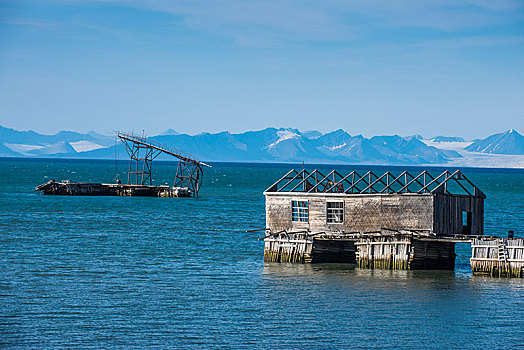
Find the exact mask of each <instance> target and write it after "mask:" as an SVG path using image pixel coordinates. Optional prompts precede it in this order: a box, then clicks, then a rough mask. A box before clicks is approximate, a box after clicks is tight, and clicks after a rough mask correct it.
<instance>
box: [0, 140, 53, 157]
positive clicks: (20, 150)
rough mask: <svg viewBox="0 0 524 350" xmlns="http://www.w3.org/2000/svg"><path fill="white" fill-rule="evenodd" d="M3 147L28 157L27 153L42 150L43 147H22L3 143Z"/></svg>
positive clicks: (17, 144) (21, 145) (16, 144)
mask: <svg viewBox="0 0 524 350" xmlns="http://www.w3.org/2000/svg"><path fill="white" fill-rule="evenodd" d="M4 145H5V146H7V147H8V148H9V149H10V150H11V151H14V152H17V153H20V154H23V155H28V153H27V152H29V151H33V150H35V149H42V148H44V146H40V145H23V144H19V143H4Z"/></svg>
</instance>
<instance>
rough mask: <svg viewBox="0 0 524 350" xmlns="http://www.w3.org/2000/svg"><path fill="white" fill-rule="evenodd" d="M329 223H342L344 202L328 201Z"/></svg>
mask: <svg viewBox="0 0 524 350" xmlns="http://www.w3.org/2000/svg"><path fill="white" fill-rule="evenodd" d="M327 222H328V224H341V223H343V222H344V202H327Z"/></svg>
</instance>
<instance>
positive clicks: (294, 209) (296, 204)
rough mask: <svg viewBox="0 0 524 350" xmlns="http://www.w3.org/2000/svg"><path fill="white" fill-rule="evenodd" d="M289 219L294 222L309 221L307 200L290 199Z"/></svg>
mask: <svg viewBox="0 0 524 350" xmlns="http://www.w3.org/2000/svg"><path fill="white" fill-rule="evenodd" d="M291 220H292V221H296V222H309V203H308V201H291Z"/></svg>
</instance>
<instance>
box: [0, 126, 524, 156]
mask: <svg viewBox="0 0 524 350" xmlns="http://www.w3.org/2000/svg"><path fill="white" fill-rule="evenodd" d="M148 139H150V140H152V141H156V142H159V143H161V144H164V145H167V146H169V147H172V148H175V149H180V150H183V151H184V152H185V153H190V154H191V155H193V156H194V157H195V158H196V159H199V160H203V161H237V162H302V161H305V162H308V163H351V164H393V165H421V164H446V163H448V162H450V161H456V160H457V159H460V158H462V157H463V152H462V150H464V147H465V150H464V151H465V152H468V151H469V152H480V153H497V154H524V137H523V136H522V135H520V134H519V133H518V132H516V131H515V130H510V131H507V132H506V133H501V134H495V135H492V136H489V137H488V138H486V139H482V140H475V141H473V142H465V140H464V139H463V138H460V137H448V136H436V137H433V138H431V139H424V138H423V137H422V136H420V135H413V136H408V137H401V136H398V135H394V136H374V137H371V138H365V137H363V136H362V135H356V136H354V135H350V134H349V133H347V132H346V131H344V130H342V129H339V130H335V131H332V132H329V133H325V134H322V133H320V132H318V131H316V130H309V131H303V132H302V131H299V130H298V129H291V128H286V129H284V128H280V129H276V128H267V129H263V130H259V131H248V132H244V133H239V134H232V133H229V132H227V131H226V132H220V133H215V134H211V133H201V134H198V135H187V134H179V133H178V132H176V131H175V130H173V129H169V130H166V131H165V132H163V133H161V134H159V135H156V136H152V137H149V138H148ZM441 144H454V145H455V144H459V145H462V146H464V147H461V149H449V148H447V149H446V147H439V145H441ZM466 146H467V147H466ZM115 155H116V157H118V158H127V153H126V152H125V149H124V147H123V145H122V144H121V143H120V142H117V141H116V138H115V137H113V136H104V135H101V134H98V133H95V132H89V133H87V134H81V133H76V132H72V131H60V132H59V133H57V134H55V135H42V134H38V133H36V132H34V131H17V130H14V129H9V128H5V127H2V126H0V156H3V157H62V158H89V159H114V158H115ZM165 159H167V158H165Z"/></svg>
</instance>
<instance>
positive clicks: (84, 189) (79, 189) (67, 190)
mask: <svg viewBox="0 0 524 350" xmlns="http://www.w3.org/2000/svg"><path fill="white" fill-rule="evenodd" d="M35 190H36V191H42V192H43V194H46V195H59V196H124V197H127V196H143V197H190V196H191V191H190V190H189V189H188V188H184V187H169V186H150V185H132V184H104V183H87V182H57V181H54V180H51V181H48V182H46V183H44V184H42V185H40V186H38V187H37V188H36V189H35Z"/></svg>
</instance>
